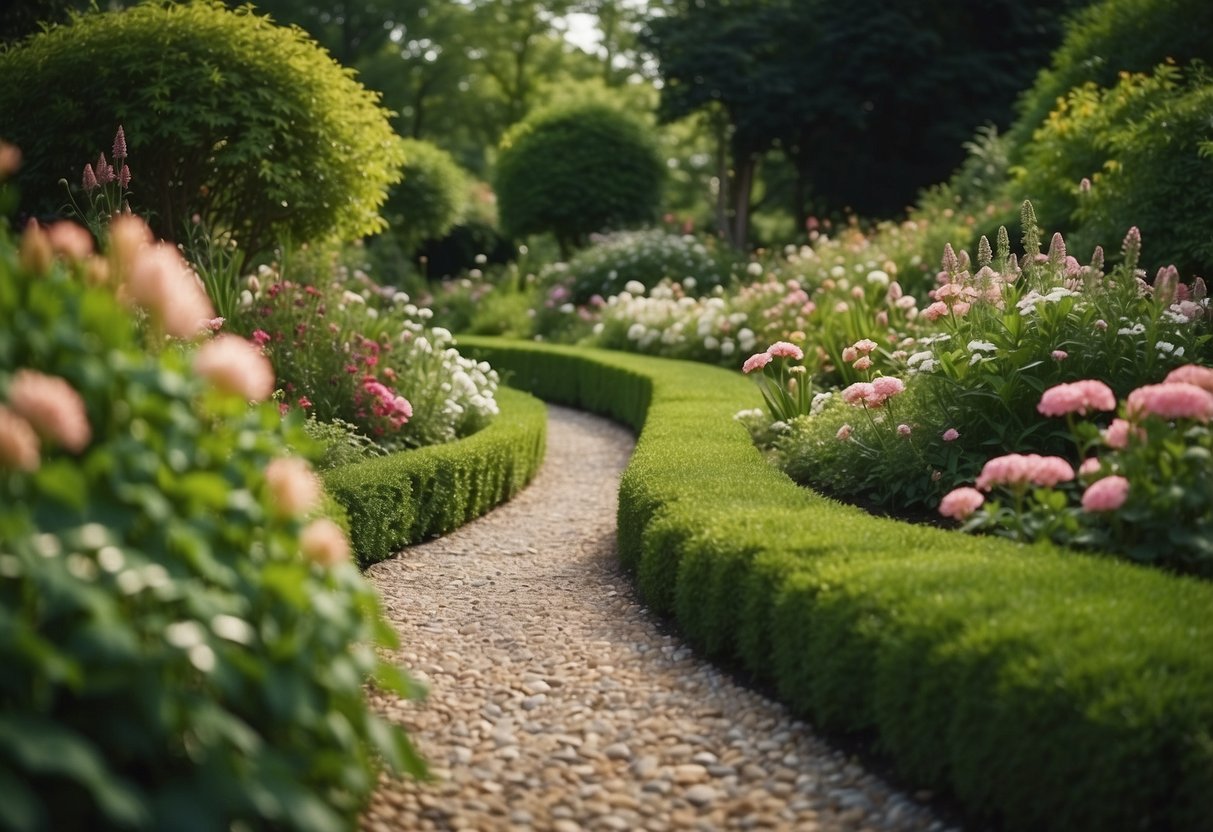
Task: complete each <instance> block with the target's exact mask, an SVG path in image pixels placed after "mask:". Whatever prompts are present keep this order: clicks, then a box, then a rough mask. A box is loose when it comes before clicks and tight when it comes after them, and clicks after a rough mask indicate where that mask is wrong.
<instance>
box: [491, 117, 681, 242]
mask: <svg viewBox="0 0 1213 832" xmlns="http://www.w3.org/2000/svg"><path fill="white" fill-rule="evenodd" d="M664 178H665V165H664V163H663V161H662V158H661V155H660V153H659V152H658V150H657V146H656V144H655V143H654V141H653V139H652V138H651V137H650V136H649V133H648V130H647V128H646V127H645V125H644V124H642V123H641V122H640V121H638V120H637V119H635V118H634V117H633V116H631V115H629V114H627V113H625V112H623V111H620V110H616V109H613V108H611V107H609V106H606V105H603V104H599V103H595V102H588V103H584V104H566V105H564V106H554V107H551V108H549V109H546V110H542V111H539V112H537V113H535V114H534V115H532V116H530V117H528V118H527V119H525V120H524V121H522V122H520V123H518V124H517V125H515V126H514V127H513V128H511V129H510V131H509V132H508V133H507V134H506V135H505V137H504V138H503V139H502V141H501V152H500V156H499V158H498V162H497V177H496V182H495V187H496V191H497V197H498V201H499V206H500V211H501V221H502V224H503V225H504V227H505V229H506V232H507V234H509V235H511V236H521V235H526V234H540V233H544V232H549V231H550V232H552V233H553V234H554V235H555V236H556V239H557V240H558V241H560V244H561V248H562V250H563V251H565V252H567V251H568V250H569V249H571V247H573V246H575V245H582V244H584V243H585V241H586V239H587V238H588V236H589V235H590V234H591V233H593V232H595V231H610V230H614V229H621V228H626V227H628V226H635V225H643V224H645V223H647V222H651V221H653V220H655V219H656V218H657V207H658V201H659V200H660V198H661V191H662V184H663V181H664Z"/></svg>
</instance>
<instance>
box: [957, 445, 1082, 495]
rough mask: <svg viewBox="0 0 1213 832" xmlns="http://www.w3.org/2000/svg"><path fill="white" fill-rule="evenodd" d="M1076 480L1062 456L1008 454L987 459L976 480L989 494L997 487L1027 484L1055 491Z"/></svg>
mask: <svg viewBox="0 0 1213 832" xmlns="http://www.w3.org/2000/svg"><path fill="white" fill-rule="evenodd" d="M1072 479H1074V469H1073V468H1072V467H1071V466H1070V463H1068V462H1066V461H1065V460H1064V459H1062V458H1061V457H1059V456H1040V455H1039V454H1006V455H1004V456H999V457H995V458H994V459H991V460H988V461H987V462H986V464H985V465H984V466H983V467H982V469H981V476H979V477H978V478H977V487H978V488H980V489H981V490H982V491H989V490H990V489H992V488H994V487H995V486H999V485H1001V486H1006V487H1011V488H1014V487H1016V486H1023V485H1027V484H1029V483H1030V484H1032V485H1038V486H1041V487H1043V488H1052V487H1053V486H1055V485H1057V484H1058V483H1060V482H1069V481H1070V480H1072Z"/></svg>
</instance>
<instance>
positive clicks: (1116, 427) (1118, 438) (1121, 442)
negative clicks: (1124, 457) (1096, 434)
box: [1103, 419, 1145, 451]
mask: <svg viewBox="0 0 1213 832" xmlns="http://www.w3.org/2000/svg"><path fill="white" fill-rule="evenodd" d="M1144 437H1145V431H1143V430H1142V429H1141V428H1135V427H1133V424H1132V423H1131V422H1126V421H1125V420H1124V419H1113V420H1112V424H1110V425H1108V427H1107V429H1106V430H1105V431H1104V432H1103V441H1104V444H1105V445H1107V446H1108V447H1109V448H1115V449H1116V450H1118V451H1123V450H1124V449H1125V448H1127V447H1129V439H1130V438H1135V439H1142V438H1144Z"/></svg>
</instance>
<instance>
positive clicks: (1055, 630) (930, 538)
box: [460, 337, 1213, 830]
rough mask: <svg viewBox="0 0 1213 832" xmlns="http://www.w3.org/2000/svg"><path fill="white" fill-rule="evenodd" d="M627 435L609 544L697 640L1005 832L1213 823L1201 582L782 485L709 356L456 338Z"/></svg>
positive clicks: (524, 382)
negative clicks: (961, 530)
mask: <svg viewBox="0 0 1213 832" xmlns="http://www.w3.org/2000/svg"><path fill="white" fill-rule="evenodd" d="M460 348H461V349H462V350H464V351H465V352H467V353H468V354H471V355H475V356H477V357H478V358H482V359H487V360H489V361H490V362H491V363H492V364H493V366H494V367H495V368H497V369H498V371H499V372H501V373H502V375H503V378H505V379H506V380H507V382H508V383H510V384H513V385H515V386H519V387H522V388H524V389H529V390H530V391H532V392H533V393H535V394H536V395H538V396H540V397H541V398H544V399H548V400H551V401H556V402H560V403H564V404H568V405H572V406H575V407H581V408H584V409H587V410H590V411H593V412H597V413H600V414H602V415H605V416H609V417H611V418H613V419H616V420H618V421H621V422H623V423H625V424H628V425H630V426H631V427H632V428H634V429H635V430H636V431H637V432H638V434H639V438H638V442H637V447H636V451H635V453H634V454H633V456H632V459H631V461H630V463H629V465H628V468H627V470H626V471H625V472H624V475H623V478H622V480H621V484H620V490H619V515H618V518H619V529H618V536H619V555H620V559H621V561H622V563H623V565H624V566H625V568H626V569H627V570H628V571H629V572H631V573H632V574H633V575H634V576H635V578H636V580H637V582H638V584H639V588H640V591H641V594H642V595H643V597H644V599H645V601H646V602H647V603H648V604H649V605H650V606H651V607H652V608H653V609H654V610H655V611H657V612H658V613H660V614H664V615H672V616H673V617H674V618H675V619H676V621H677V623H678V625H679V627H680V628H681V630H682V631H683V632H684V634H685V635H686V637H687V639H688V640H689V641H690V642H691V643H692V644H693V645H695V647H696V648H697V649H699V650H700V651H702V652H703V653H705V654H707V655H709V656H711V657H714V658H717V659H720V660H723V661H725V662H726V663H730V664H734V665H736V664H738V663H739V664H740V665H741V666H742V667H744V668H745V669H746V670H748V671H749V672H751V673H753V674H754V677H755V678H756V680H757V681H759V682H760V683H761V684H764V685H770V686H772V687H773V688H774V689H775V690H777V691H778V693H779V695H780V697H781V698H782V699H783V700H784V701H785V702H787V703H788V704H789V705H790V706H791V707H792V709H793V710H794V711H796V712H797V713H799V714H804V715H806V716H808V717H809V718H811V719H812V720H813V721H814V722H815V723H816V724H818V725H819V726H821V727H823V728H825V729H827V730H830V731H832V732H839V733H844V734H849V735H856V736H860V737H865V738H869V739H872V740H874V747H875V748H876V750H877V751H878V752H880V753H882V754H884V755H886V756H887V757H888V758H889V759H890V760H891V761H892V763H893V765H894V766H895V769H896V770H897V772H898V774H899V775H900V776H901V777H903V778H904V779H905V780H906V781H908V782H910V783H913V784H915V785H917V786H921V787H927V788H933V789H937V790H941V791H944V792H946V793H949V794H950V795H952V796H953V797H954V798H955V799H956V800H957V801H958V803H959V805H960V806H961V807H962V809H963V811H964V812H965V814H966V815H967V817H968V818H969V819H970V820H972V821H973V822H974V823H976V824H980V825H994V826H996V827H999V828H1003V829H1025V830H1026V829H1033V830H1040V829H1056V830H1080V829H1092V830H1096V829H1098V830H1117V829H1125V830H1128V829H1168V830H1178V829H1185V830H1213V789H1211V788H1210V784H1211V783H1213V695H1211V694H1213V584H1209V583H1207V582H1202V581H1199V580H1196V579H1193V578H1183V577H1176V576H1174V575H1170V574H1166V573H1163V572H1161V571H1158V570H1154V569H1150V568H1148V567H1142V566H1138V565H1134V564H1130V563H1126V562H1122V561H1118V560H1112V559H1110V558H1106V557H1097V556H1089V555H1080V554H1075V553H1067V552H1062V551H1057V550H1051V549H1048V548H1046V547H1043V546H1023V545H1018V544H1014V543H1011V542H1009V541H1006V540H1002V539H996V538H989V537H970V536H967V535H961V534H958V533H955V532H950V531H946V530H943V529H939V528H932V527H928V526H915V525H910V524H907V523H902V522H898V521H894V520H889V519H883V518H877V517H873V516H870V515H868V514H866V513H864V512H862V511H860V510H859V509H856V508H854V507H850V506H844V505H841V504H839V503H837V502H835V501H832V500H830V499H827V498H825V497H822V496H820V495H818V494H816V493H814V492H812V491H811V490H808V489H804V488H801V487H799V486H797V485H795V484H794V483H793V482H792V481H791V480H790V479H788V478H787V477H785V476H784V475H783V474H781V473H780V472H779V471H777V470H776V469H775V468H773V467H772V466H770V465H769V464H768V463H767V462H766V461H765V460H764V459H763V457H762V455H761V454H760V452H759V451H758V450H757V449H756V448H755V447H754V446H753V444H752V443H751V442H750V439H749V436H748V434H747V432H746V431H745V430H744V428H742V427H741V426H740V425H738V424H737V423H736V422H734V421H733V420H732V416H733V414H734V413H735V412H736V411H738V410H740V409H743V408H748V407H753V406H755V405H756V404H757V403H758V395H757V393H756V391H755V390H754V389H753V386H752V384H751V383H750V382H749V380H748V379H746V378H744V377H743V376H741V375H740V374H738V373H730V372H728V371H726V370H721V369H718V368H714V367H709V366H706V365H702V364H696V363H691V362H684V361H672V360H668V359H656V358H650V357H645V356H638V355H631V354H626V353H613V352H606V351H602V350H591V349H583V348H574V347H560V346H552V345H547V344H539V343H534V342H525V341H510V340H506V339H498V338H490V337H463V338H461V339H460Z"/></svg>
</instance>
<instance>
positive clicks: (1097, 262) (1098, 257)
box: [1091, 246, 1103, 272]
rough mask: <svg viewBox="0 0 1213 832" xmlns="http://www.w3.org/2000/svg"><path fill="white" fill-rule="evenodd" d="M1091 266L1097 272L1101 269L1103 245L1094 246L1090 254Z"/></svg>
mask: <svg viewBox="0 0 1213 832" xmlns="http://www.w3.org/2000/svg"><path fill="white" fill-rule="evenodd" d="M1091 268H1093V269H1095V271H1097V272H1102V271H1103V246H1096V247H1095V251H1094V252H1093V253H1092V254H1091Z"/></svg>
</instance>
